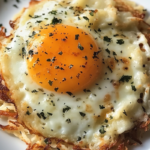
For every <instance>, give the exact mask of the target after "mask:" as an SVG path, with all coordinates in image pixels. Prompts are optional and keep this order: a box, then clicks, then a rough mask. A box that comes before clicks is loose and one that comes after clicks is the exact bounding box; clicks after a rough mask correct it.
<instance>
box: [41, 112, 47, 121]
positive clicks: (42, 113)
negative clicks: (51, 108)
mask: <svg viewBox="0 0 150 150" xmlns="http://www.w3.org/2000/svg"><path fill="white" fill-rule="evenodd" d="M40 115H41V117H42V118H43V119H44V120H45V119H46V117H45V114H44V112H41V113H40Z"/></svg>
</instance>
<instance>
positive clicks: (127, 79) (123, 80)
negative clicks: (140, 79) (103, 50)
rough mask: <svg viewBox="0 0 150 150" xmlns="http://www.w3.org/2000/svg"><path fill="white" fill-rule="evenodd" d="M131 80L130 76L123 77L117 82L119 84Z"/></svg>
mask: <svg viewBox="0 0 150 150" xmlns="http://www.w3.org/2000/svg"><path fill="white" fill-rule="evenodd" d="M131 79H132V76H128V75H123V76H122V77H121V79H120V80H119V82H129V80H131Z"/></svg>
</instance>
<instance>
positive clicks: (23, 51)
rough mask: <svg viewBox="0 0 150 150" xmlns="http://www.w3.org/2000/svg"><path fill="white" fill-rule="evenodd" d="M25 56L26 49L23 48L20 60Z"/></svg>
mask: <svg viewBox="0 0 150 150" xmlns="http://www.w3.org/2000/svg"><path fill="white" fill-rule="evenodd" d="M25 55H26V49H25V47H23V48H22V58H24V56H25Z"/></svg>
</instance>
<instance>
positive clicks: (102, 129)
mask: <svg viewBox="0 0 150 150" xmlns="http://www.w3.org/2000/svg"><path fill="white" fill-rule="evenodd" d="M99 132H100V133H101V134H104V133H105V132H106V131H105V130H104V126H102V127H101V128H100V130H99Z"/></svg>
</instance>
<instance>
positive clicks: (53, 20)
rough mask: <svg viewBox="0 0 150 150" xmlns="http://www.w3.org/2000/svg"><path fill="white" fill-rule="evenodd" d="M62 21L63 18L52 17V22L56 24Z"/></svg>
mask: <svg viewBox="0 0 150 150" xmlns="http://www.w3.org/2000/svg"><path fill="white" fill-rule="evenodd" d="M61 22H62V19H57V18H55V17H54V18H53V19H52V22H51V24H53V25H55V24H58V23H61Z"/></svg>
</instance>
